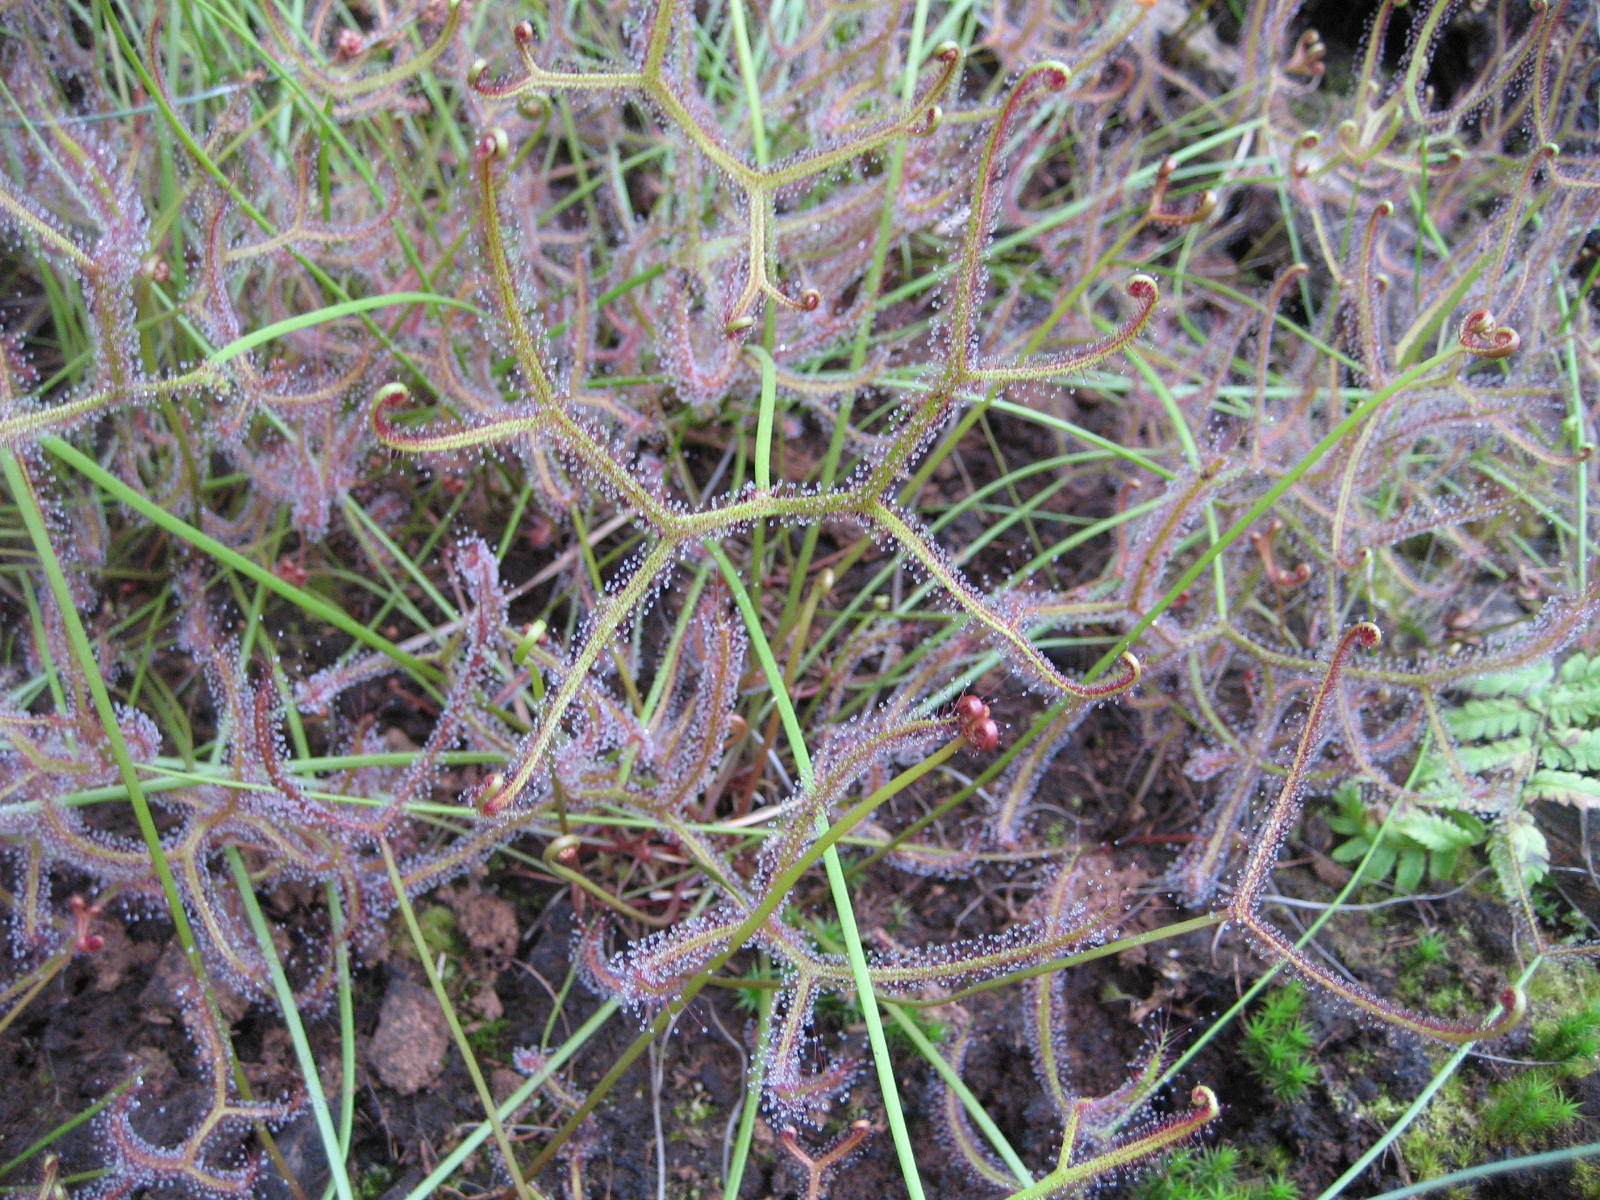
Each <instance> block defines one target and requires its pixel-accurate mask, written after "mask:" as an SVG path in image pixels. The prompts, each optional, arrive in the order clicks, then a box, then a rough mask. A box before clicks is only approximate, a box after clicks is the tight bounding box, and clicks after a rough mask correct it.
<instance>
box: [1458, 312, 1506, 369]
mask: <svg viewBox="0 0 1600 1200" xmlns="http://www.w3.org/2000/svg"><path fill="white" fill-rule="evenodd" d="M1459 340H1460V342H1461V348H1462V349H1463V350H1465V351H1466V352H1467V353H1468V354H1471V355H1473V356H1474V357H1476V358H1505V357H1507V356H1508V355H1511V354H1514V353H1516V351H1517V348H1518V347H1519V346H1521V345H1522V335H1521V334H1519V333H1518V332H1517V331H1516V330H1515V329H1512V328H1511V327H1510V326H1509V325H1502V324H1500V322H1499V321H1498V320H1497V319H1496V318H1495V315H1494V314H1493V313H1492V312H1490V311H1489V310H1488V309H1487V308H1475V309H1473V310H1472V311H1471V312H1469V313H1468V314H1467V315H1466V316H1465V317H1463V318H1462V320H1461V333H1460V335H1459Z"/></svg>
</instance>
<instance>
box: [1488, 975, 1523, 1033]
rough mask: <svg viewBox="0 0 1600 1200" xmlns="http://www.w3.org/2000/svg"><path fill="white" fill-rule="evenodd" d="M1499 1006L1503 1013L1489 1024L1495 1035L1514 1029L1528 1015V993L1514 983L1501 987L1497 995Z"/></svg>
mask: <svg viewBox="0 0 1600 1200" xmlns="http://www.w3.org/2000/svg"><path fill="white" fill-rule="evenodd" d="M1497 999H1498V1000H1499V1002H1500V1007H1501V1008H1503V1009H1504V1010H1505V1014H1504V1015H1503V1016H1502V1017H1500V1019H1499V1020H1497V1021H1495V1022H1494V1023H1493V1024H1492V1025H1490V1026H1489V1029H1491V1030H1493V1031H1494V1034H1495V1036H1498V1035H1500V1034H1502V1033H1506V1032H1508V1031H1509V1030H1512V1029H1515V1028H1516V1027H1517V1026H1518V1025H1520V1024H1522V1019H1523V1018H1524V1017H1526V1016H1527V1015H1528V994H1527V993H1526V992H1524V991H1523V990H1522V989H1521V988H1520V987H1518V986H1517V985H1516V984H1510V985H1508V986H1507V987H1505V988H1503V989H1502V990H1501V992H1500V995H1499V996H1498V997H1497Z"/></svg>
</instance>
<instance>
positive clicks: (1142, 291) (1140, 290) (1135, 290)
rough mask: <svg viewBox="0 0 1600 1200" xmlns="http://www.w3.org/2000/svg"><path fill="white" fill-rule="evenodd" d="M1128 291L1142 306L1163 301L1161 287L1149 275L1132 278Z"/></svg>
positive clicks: (1129, 281)
mask: <svg viewBox="0 0 1600 1200" xmlns="http://www.w3.org/2000/svg"><path fill="white" fill-rule="evenodd" d="M1126 291H1127V293H1128V295H1130V296H1132V297H1133V298H1134V299H1135V300H1137V301H1138V302H1139V303H1140V304H1154V303H1155V302H1156V301H1157V300H1159V299H1161V285H1160V284H1158V283H1156V281H1155V280H1154V279H1152V278H1151V277H1150V276H1148V275H1134V276H1132V277H1131V278H1130V279H1129V280H1128V285H1127V288H1126Z"/></svg>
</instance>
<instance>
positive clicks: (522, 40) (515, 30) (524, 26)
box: [511, 21, 534, 46]
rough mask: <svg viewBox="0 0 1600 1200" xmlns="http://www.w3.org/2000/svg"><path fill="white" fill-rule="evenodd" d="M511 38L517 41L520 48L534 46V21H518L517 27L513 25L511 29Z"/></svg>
mask: <svg viewBox="0 0 1600 1200" xmlns="http://www.w3.org/2000/svg"><path fill="white" fill-rule="evenodd" d="M511 36H512V37H514V38H515V39H516V41H517V45H519V46H531V45H533V39H534V30H533V22H532V21H518V22H517V23H516V24H515V25H513V26H512V27H511Z"/></svg>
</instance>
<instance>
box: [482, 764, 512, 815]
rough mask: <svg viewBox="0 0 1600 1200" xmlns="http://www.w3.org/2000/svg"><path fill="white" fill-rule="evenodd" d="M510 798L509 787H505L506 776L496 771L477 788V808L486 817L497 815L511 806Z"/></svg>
mask: <svg viewBox="0 0 1600 1200" xmlns="http://www.w3.org/2000/svg"><path fill="white" fill-rule="evenodd" d="M512 799H513V797H512V795H511V789H510V788H508V787H506V777H505V776H504V775H502V774H500V773H499V772H498V771H496V772H495V773H494V774H492V775H490V776H489V777H488V778H487V779H485V780H484V781H483V786H482V787H481V788H479V790H478V803H477V809H478V811H479V812H480V813H482V814H483V815H484V816H486V817H498V816H499V815H500V814H501V813H503V812H505V811H506V809H508V808H510V807H511V801H512Z"/></svg>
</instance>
